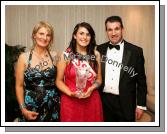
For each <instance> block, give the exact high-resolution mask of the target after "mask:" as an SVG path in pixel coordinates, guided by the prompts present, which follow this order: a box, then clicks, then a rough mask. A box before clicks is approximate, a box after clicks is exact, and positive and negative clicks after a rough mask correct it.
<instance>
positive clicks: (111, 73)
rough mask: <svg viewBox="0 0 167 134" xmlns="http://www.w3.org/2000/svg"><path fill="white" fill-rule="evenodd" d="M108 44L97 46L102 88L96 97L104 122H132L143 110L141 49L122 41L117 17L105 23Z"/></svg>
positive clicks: (144, 105)
mask: <svg viewBox="0 0 167 134" xmlns="http://www.w3.org/2000/svg"><path fill="white" fill-rule="evenodd" d="M105 27H106V33H107V36H108V39H109V41H108V42H106V43H104V44H101V45H99V46H97V50H98V51H99V52H100V53H101V57H102V58H101V64H102V86H101V87H100V94H101V99H102V104H103V113H104V121H107V122H134V121H135V119H140V118H141V116H142V114H143V110H146V94H147V85H146V76H145V69H144V56H143V50H142V48H140V47H138V46H135V45H133V44H131V43H129V42H127V41H125V40H124V39H123V32H124V27H123V23H122V19H121V18H120V17H119V16H111V17H108V18H107V19H106V21H105Z"/></svg>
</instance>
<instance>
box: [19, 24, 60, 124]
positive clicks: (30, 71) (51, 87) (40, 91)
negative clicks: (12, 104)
mask: <svg viewBox="0 0 167 134" xmlns="http://www.w3.org/2000/svg"><path fill="white" fill-rule="evenodd" d="M53 37H54V31H53V27H52V26H51V25H50V24H48V23H47V22H43V21H41V22H39V23H38V24H37V25H36V26H35V27H34V29H33V32H32V40H33V47H32V49H31V51H30V52H26V53H23V54H21V55H20V56H19V59H18V62H17V67H16V96H17V100H18V104H19V107H20V110H21V113H22V115H23V116H21V117H19V121H39V122H41V121H47V122H49V121H59V102H60V101H59V93H58V90H57V88H56V87H55V76H56V72H57V70H56V62H55V61H54V60H55V59H56V58H55V57H56V56H57V53H56V52H54V51H50V50H49V47H50V45H51V44H52V43H53Z"/></svg>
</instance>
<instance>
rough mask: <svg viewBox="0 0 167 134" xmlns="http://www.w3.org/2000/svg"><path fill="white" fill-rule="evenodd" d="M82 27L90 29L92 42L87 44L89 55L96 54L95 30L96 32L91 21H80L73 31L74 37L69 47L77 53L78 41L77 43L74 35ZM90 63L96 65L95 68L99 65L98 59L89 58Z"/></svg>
mask: <svg viewBox="0 0 167 134" xmlns="http://www.w3.org/2000/svg"><path fill="white" fill-rule="evenodd" d="M80 27H84V28H86V29H87V30H88V32H89V34H90V36H91V39H90V43H89V45H88V46H87V49H86V51H87V55H89V56H92V55H95V54H94V49H95V46H96V40H95V32H94V30H93V28H92V26H91V25H90V24H89V23H86V22H81V23H78V24H77V25H76V26H75V28H74V31H73V33H72V39H71V41H70V45H69V47H68V49H69V48H70V50H71V52H72V53H73V54H77V52H76V44H77V43H76V39H75V38H74V35H76V34H77V31H78V29H79V28H80ZM89 63H90V65H91V66H92V64H93V67H95V68H96V67H97V62H96V60H89Z"/></svg>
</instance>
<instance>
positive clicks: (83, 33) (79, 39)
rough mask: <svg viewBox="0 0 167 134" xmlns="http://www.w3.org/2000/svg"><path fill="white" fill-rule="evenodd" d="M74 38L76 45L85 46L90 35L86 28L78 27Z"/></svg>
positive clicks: (88, 41)
mask: <svg viewBox="0 0 167 134" xmlns="http://www.w3.org/2000/svg"><path fill="white" fill-rule="evenodd" d="M74 39H76V43H77V45H79V46H82V47H86V46H88V45H89V43H90V39H91V35H90V33H89V31H88V30H87V29H86V28H84V27H79V29H78V31H77V33H76V35H74Z"/></svg>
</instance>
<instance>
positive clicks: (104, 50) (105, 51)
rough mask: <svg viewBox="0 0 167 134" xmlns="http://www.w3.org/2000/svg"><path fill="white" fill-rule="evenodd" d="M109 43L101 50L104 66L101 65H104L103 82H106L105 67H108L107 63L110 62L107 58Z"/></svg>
mask: <svg viewBox="0 0 167 134" xmlns="http://www.w3.org/2000/svg"><path fill="white" fill-rule="evenodd" d="M108 43H109V42H107V43H106V44H105V46H104V47H103V48H102V50H101V56H102V59H101V61H102V64H101V65H102V80H103V82H105V66H106V62H107V60H108V59H107V57H106V54H107V48H108Z"/></svg>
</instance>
